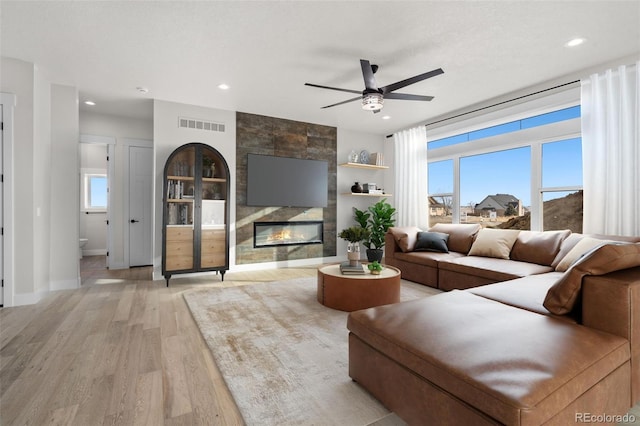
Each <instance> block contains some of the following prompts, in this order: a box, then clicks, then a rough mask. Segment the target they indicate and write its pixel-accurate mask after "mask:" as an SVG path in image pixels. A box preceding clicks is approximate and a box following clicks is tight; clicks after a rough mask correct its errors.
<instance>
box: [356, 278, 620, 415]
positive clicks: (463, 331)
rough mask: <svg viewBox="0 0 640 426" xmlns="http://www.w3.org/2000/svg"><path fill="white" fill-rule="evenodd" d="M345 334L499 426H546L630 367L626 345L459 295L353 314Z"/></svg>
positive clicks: (566, 324) (616, 339) (563, 323)
mask: <svg viewBox="0 0 640 426" xmlns="http://www.w3.org/2000/svg"><path fill="white" fill-rule="evenodd" d="M347 328H348V329H349V330H350V331H351V332H352V333H353V334H355V335H356V336H357V337H358V338H359V339H361V340H362V341H364V342H365V343H366V344H367V345H369V346H370V347H372V348H374V349H375V350H377V351H379V352H380V353H382V354H384V355H385V356H386V357H388V358H390V359H392V360H394V361H395V362H397V363H398V364H400V365H402V366H404V367H405V368H407V369H408V370H410V371H412V372H413V373H414V374H415V375H416V376H417V377H419V378H420V377H421V378H424V380H426V381H428V382H430V383H433V384H434V385H435V386H437V387H438V388H440V389H442V390H443V391H444V392H447V393H449V394H451V395H453V396H455V397H456V398H457V399H459V400H461V401H463V402H464V403H466V404H468V405H470V406H472V407H475V408H477V409H478V410H479V411H481V412H483V413H486V415H487V416H489V417H490V418H492V419H495V421H496V422H498V423H501V424H544V423H545V422H546V421H548V420H549V419H550V418H551V417H552V416H553V415H554V414H555V413H557V412H559V411H561V410H562V409H564V408H565V407H566V406H567V405H569V404H570V403H571V402H572V401H574V400H576V399H577V398H579V397H580V395H582V394H584V393H585V392H586V391H588V390H589V389H590V388H592V387H593V386H594V385H595V384H597V383H598V382H599V381H601V380H602V379H603V378H604V377H607V376H608V375H609V374H611V372H612V371H614V370H616V369H617V368H619V367H621V366H623V365H627V366H628V360H629V343H628V341H627V340H626V339H623V338H622V337H619V336H614V335H611V334H608V333H604V332H599V331H596V330H593V329H589V328H587V327H582V326H579V325H575V324H571V323H569V322H566V321H560V320H557V319H555V318H551V317H549V316H546V315H539V314H536V313H533V312H529V311H526V310H524V309H517V308H514V307H511V306H508V305H505V304H503V303H499V302H495V301H492V300H488V299H486V298H484V297H479V296H475V295H473V294H470V293H467V292H463V291H456V290H454V291H451V292H448V293H441V294H438V295H435V296H431V297H426V298H422V299H418V300H414V301H410V302H403V303H398V304H394V305H387V306H380V307H377V308H371V309H365V310H361V311H356V312H352V313H350V314H349V317H348V320H347ZM350 362H351V361H350ZM354 362H357V360H355V361H354ZM625 363H626V364H625ZM627 371H628V370H627Z"/></svg>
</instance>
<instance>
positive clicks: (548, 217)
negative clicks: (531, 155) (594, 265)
mask: <svg viewBox="0 0 640 426" xmlns="http://www.w3.org/2000/svg"><path fill="white" fill-rule="evenodd" d="M540 194H541V196H542V203H543V208H542V229H543V230H545V231H554V230H561V229H570V230H571V231H572V232H578V233H581V232H582V140H581V139H580V138H573V139H567V140H562V141H557V142H550V143H545V144H542V188H541V189H540Z"/></svg>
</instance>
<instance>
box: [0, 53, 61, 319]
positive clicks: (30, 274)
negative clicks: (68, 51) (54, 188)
mask: <svg viewBox="0 0 640 426" xmlns="http://www.w3.org/2000/svg"><path fill="white" fill-rule="evenodd" d="M0 61H1V64H0V73H1V75H2V78H1V79H0V91H2V92H6V93H13V94H15V95H16V108H15V111H14V113H15V115H14V141H13V142H14V143H13V153H14V166H13V183H14V205H13V211H14V236H15V246H14V247H15V253H14V265H13V270H14V289H13V294H14V300H13V304H14V305H16V306H18V305H24V304H30V303H36V302H37V301H38V300H39V299H40V298H41V297H42V296H43V295H45V294H46V293H47V292H48V289H49V280H48V278H49V241H50V223H49V204H50V202H49V200H50V198H49V180H48V174H49V170H50V155H49V154H50V146H51V140H50V134H51V133H50V129H51V116H50V111H51V104H50V99H51V94H50V86H49V84H48V81H47V77H46V75H45V74H44V73H43V72H42V71H41V70H39V69H38V68H37V67H35V66H34V65H33V64H31V63H28V62H24V61H20V60H17V59H12V58H6V57H2V58H1V60H0ZM37 213H40V215H39V216H38V215H37Z"/></svg>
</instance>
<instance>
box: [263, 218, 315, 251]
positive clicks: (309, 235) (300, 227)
mask: <svg viewBox="0 0 640 426" xmlns="http://www.w3.org/2000/svg"><path fill="white" fill-rule="evenodd" d="M322 224H323V222H322V221H301V222H253V247H255V248H258V247H276V246H292V245H304V244H322V242H323V238H322V231H323V225H322Z"/></svg>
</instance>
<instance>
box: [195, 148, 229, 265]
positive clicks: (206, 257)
mask: <svg viewBox="0 0 640 426" xmlns="http://www.w3.org/2000/svg"><path fill="white" fill-rule="evenodd" d="M222 161H223V160H222V159H221V158H220V156H219V155H217V154H216V153H215V152H214V151H212V150H209V149H206V148H203V150H202V209H201V217H200V227H201V234H200V236H201V240H200V241H201V242H200V244H201V245H200V265H201V267H203V268H214V267H217V266H225V264H226V261H227V257H226V226H227V218H226V212H227V207H226V202H227V201H226V200H227V193H226V191H227V176H226V167H224V165H223V163H222Z"/></svg>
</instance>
